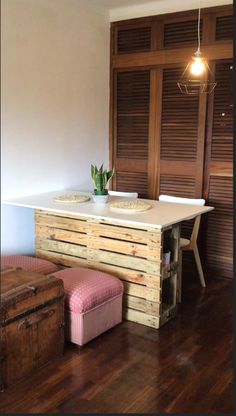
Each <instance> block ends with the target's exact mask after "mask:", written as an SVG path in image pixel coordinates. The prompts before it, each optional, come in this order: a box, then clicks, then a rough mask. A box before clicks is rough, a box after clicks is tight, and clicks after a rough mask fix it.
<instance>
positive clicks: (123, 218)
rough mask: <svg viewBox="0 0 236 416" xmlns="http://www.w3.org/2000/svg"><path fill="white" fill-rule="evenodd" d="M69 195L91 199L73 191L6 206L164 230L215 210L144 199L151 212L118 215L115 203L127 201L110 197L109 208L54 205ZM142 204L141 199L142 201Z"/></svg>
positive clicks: (22, 199)
mask: <svg viewBox="0 0 236 416" xmlns="http://www.w3.org/2000/svg"><path fill="white" fill-rule="evenodd" d="M65 194H67V195H68V194H79V195H83V194H86V195H89V196H91V194H90V193H89V192H79V191H78V192H76V191H71V190H65V189H64V190H59V191H54V192H48V193H43V194H36V195H29V196H24V197H20V198H12V199H9V200H4V201H2V203H4V204H8V205H15V206H19V207H25V208H34V209H41V210H45V211H53V212H60V213H64V214H70V215H75V216H76V215H78V216H85V217H92V218H100V219H109V220H112V221H116V222H117V223H121V222H122V223H129V224H134V225H135V224H139V225H144V226H149V227H154V228H164V227H167V226H169V225H172V224H177V223H179V222H181V221H184V220H188V219H191V218H193V217H196V216H197V215H199V214H204V213H206V212H209V211H211V210H213V209H214V208H213V207H207V206H196V205H185V204H174V203H169V202H160V201H155V200H152V199H141V200H142V201H146V202H147V203H148V204H150V205H151V209H149V210H147V211H143V212H135V213H117V212H114V211H112V210H111V209H110V208H109V206H110V203H111V202H115V201H121V200H124V197H123V198H122V197H117V196H109V201H108V203H106V204H97V203H95V202H93V200H92V198H91V199H90V200H89V201H87V202H83V203H71V204H68V203H66V204H63V203H58V202H54V200H53V197H55V196H59V195H65ZM139 200H140V198H139Z"/></svg>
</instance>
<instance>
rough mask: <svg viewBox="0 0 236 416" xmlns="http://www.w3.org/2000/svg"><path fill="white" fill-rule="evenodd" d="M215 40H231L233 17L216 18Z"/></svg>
mask: <svg viewBox="0 0 236 416" xmlns="http://www.w3.org/2000/svg"><path fill="white" fill-rule="evenodd" d="M215 39H216V40H223V39H233V16H232V15H229V16H218V17H216V34H215Z"/></svg>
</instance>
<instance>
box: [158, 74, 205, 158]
mask: <svg viewBox="0 0 236 416" xmlns="http://www.w3.org/2000/svg"><path fill="white" fill-rule="evenodd" d="M182 71H183V69H182V68H181V69H180V68H177V69H176V68H171V69H164V71H163V98H162V123H161V159H166V160H189V161H192V160H196V151H197V138H198V105H199V98H198V96H188V95H182V94H181V93H180V91H179V88H178V86H177V81H178V79H179V78H180V76H181V73H182ZM177 103H178V105H177Z"/></svg>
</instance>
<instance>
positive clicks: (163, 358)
mask: <svg viewBox="0 0 236 416" xmlns="http://www.w3.org/2000/svg"><path fill="white" fill-rule="evenodd" d="M112 412H113V413H191V412H194V413H196V412H197V413H200V414H202V413H232V412H233V404H232V282H231V281H227V280H209V279H208V280H207V288H206V289H202V288H201V287H200V286H199V284H198V281H195V282H188V283H185V286H184V291H183V302H182V304H181V305H180V307H179V312H178V315H177V317H176V318H175V319H173V320H171V321H169V323H167V324H166V325H164V326H163V327H162V328H161V329H159V330H155V329H152V328H148V327H145V326H143V325H139V324H135V323H132V322H127V321H124V322H123V323H122V324H120V325H118V326H117V327H115V328H113V329H112V330H110V331H108V332H107V333H105V334H103V335H102V336H100V337H98V338H97V339H95V340H93V341H92V342H90V343H89V344H87V346H85V347H84V348H83V349H82V350H81V351H80V350H79V349H78V348H76V347H75V346H73V345H72V344H67V345H66V349H65V354H64V356H63V357H62V358H60V359H57V360H56V361H54V362H52V363H50V364H49V365H47V366H46V367H44V368H42V369H40V370H38V371H37V373H35V374H34V375H33V376H32V377H30V378H28V379H27V380H25V381H23V382H21V383H19V384H17V385H16V386H13V387H11V388H9V389H7V390H6V391H5V392H3V393H0V413H112Z"/></svg>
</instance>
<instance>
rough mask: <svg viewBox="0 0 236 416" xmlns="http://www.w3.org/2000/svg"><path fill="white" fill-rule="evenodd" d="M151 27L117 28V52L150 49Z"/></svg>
mask: <svg viewBox="0 0 236 416" xmlns="http://www.w3.org/2000/svg"><path fill="white" fill-rule="evenodd" d="M151 29H152V28H151V27H150V26H149V27H148V26H147V27H136V28H127V29H118V31H117V53H118V54H120V53H131V52H144V51H150V50H151V35H152V30H151Z"/></svg>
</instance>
